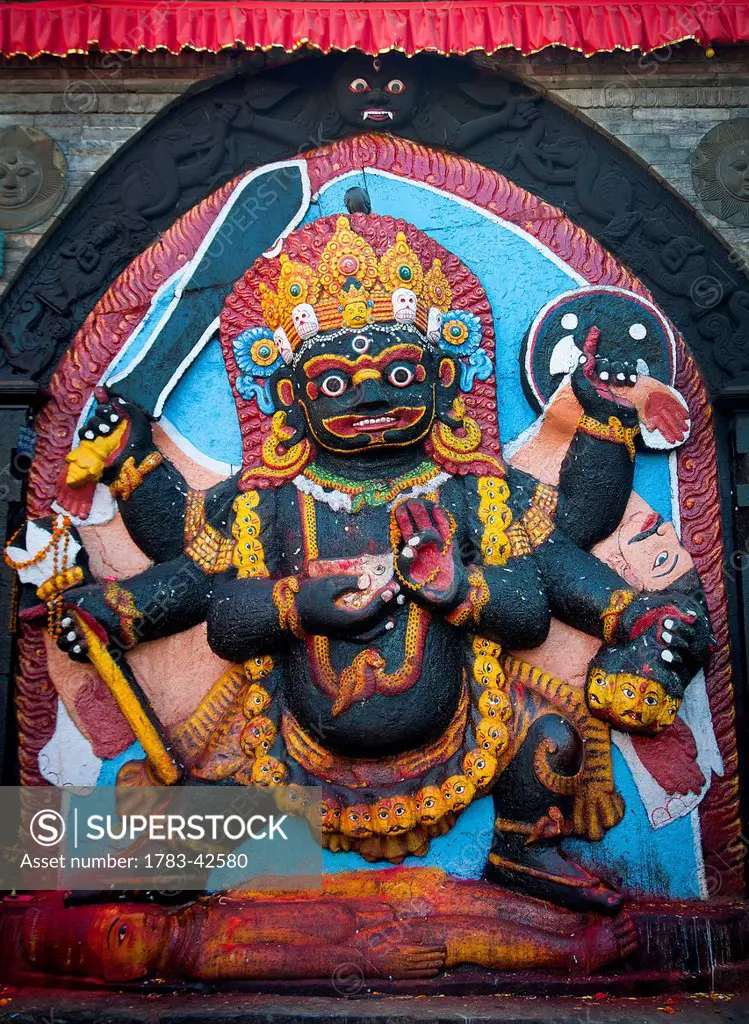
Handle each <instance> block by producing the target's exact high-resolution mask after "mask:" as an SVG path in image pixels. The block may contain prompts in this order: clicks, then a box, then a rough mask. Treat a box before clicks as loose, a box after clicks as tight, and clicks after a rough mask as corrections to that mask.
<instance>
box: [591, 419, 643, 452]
mask: <svg viewBox="0 0 749 1024" xmlns="http://www.w3.org/2000/svg"><path fill="white" fill-rule="evenodd" d="M577 429H578V430H581V431H582V432H583V434H588V435H590V437H597V438H599V439H600V440H602V441H613V442H614V444H623V445H624V447H625V448H626V449H627V454H628V455H629V457H630V459H631V460H632V461H633V462H634V458H635V438H636V437H637V435H638V434H639V433H640V428H639V426H638V427H625V426H623V425H622V421H621V420H620V419H618V418H617V417H616V416H609V421H608V423H600V422H599V421H598V420H596V419H593V417H592V416H587V415H584V416H581V417H580V419H579V420H578V421H577Z"/></svg>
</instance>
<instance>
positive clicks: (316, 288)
mask: <svg viewBox="0 0 749 1024" xmlns="http://www.w3.org/2000/svg"><path fill="white" fill-rule="evenodd" d="M278 260H279V265H280V274H279V276H278V283H277V286H276V287H275V288H273V287H271V286H269V285H268V284H266V283H265V282H261V283H260V286H259V288H260V304H261V307H262V312H263V319H264V321H265V324H264V325H262V326H253V327H248V328H246V329H245V330H243V331H242V332H241V333H239V334H238V335H237V336H236V337H235V338H234V340H233V342H232V347H233V352H234V358H235V360H236V364H237V368H238V369H239V371H240V376H239V377H238V378H237V383H236V386H237V390H238V392H239V393H240V395H241V396H242V397H243V398H245V399H248V400H252V399H254V400H255V401H256V402H257V404H258V407H259V408H260V410H261V411H262V412H263V413H266V414H270V413H272V412H273V409H274V403H273V398H272V395H271V389H270V386H269V382H270V377H271V376H272V375H273V373H275V371H276V370H277V369H279V368H280V366H281V365H282V364H283V363H286V364H294V365H296V363H297V362H298V361H299V359H300V358H301V357H302V355H303V354H304V352H305V351H307V350H308V349H309V348H311V347H312V346H313V345H314V344H315V340H316V338H318V336H320V335H324V336H325V337H326V338H331V337H335V336H337V335H339V334H344V333H348V332H350V331H352V330H363V329H374V330H379V331H390V332H393V331H396V330H397V331H407V332H408V331H412V332H413V333H414V335H415V337H416V340H418V341H419V342H420V343H422V344H423V343H425V342H426V344H428V345H432V346H434V347H435V348H437V349H439V350H441V351H443V352H444V353H445V354H447V355H450V356H451V357H452V358H454V359H455V360H456V361H458V362H459V364H460V366H461V375H460V386H461V390H463V391H470V390H471V389H472V387H473V385H474V382H475V380H476V379H479V380H486V379H487V378H488V377H489V376H490V375H491V372H492V364H491V360H490V358H489V356H488V354H487V353H486V352H485V351H484V350H483V349H482V348H481V341H482V327H481V320H480V319H479V317H478V316H476V315H475V314H474V313H470V312H468V311H462V310H456V309H452V308H451V302H452V291H451V288H450V284H449V282H448V280H447V277H446V276H445V273H444V271H443V267H442V262H441V260H440V259H437V258H435V259H433V260H432V262H431V265H430V266H429V267H428V268H425V267H424V266H423V265H422V261H421V260H420V259H419V256H418V255H417V254H416V253H415V252H414V250H413V249H412V248H411V246H410V245H409V244H408V241H407V239H406V236H405V234H404V233H403V232H402V231H399V232H397V234H396V237H395V241H394V242H393V244H392V245H390V246H389V247H388V248H387V249H386V250H385V252H383V253H382V254H381V255H379V256H378V255H377V253H376V252H375V250H374V248H373V247H372V246H371V245H370V243H369V242H368V241H367V240H366V239H365V238H363V237H362V236H361V235H360V234H358V233H357V232H356V231H355V230H354V229H353V228H352V227H351V224H350V222H349V219H348V218H347V217H344V216H341V217H339V218H338V219H337V221H336V227H335V232H334V233H333V235H332V236H331V237H330V238H329V239H328V241H327V243H326V244H325V247H324V248H323V250H322V253H321V254H320V257H319V259H318V260H317V262H316V264H313V263H312V262H310V263H306V262H302V261H301V260H300V259H298V258H297V259H291V258H290V257H289V255H288V254H287V253H284V252H282V253H281V255H280V256H279V258H278Z"/></svg>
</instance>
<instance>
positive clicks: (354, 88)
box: [349, 78, 370, 93]
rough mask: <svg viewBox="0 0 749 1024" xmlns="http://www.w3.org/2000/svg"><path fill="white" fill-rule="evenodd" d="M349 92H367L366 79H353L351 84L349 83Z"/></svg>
mask: <svg viewBox="0 0 749 1024" xmlns="http://www.w3.org/2000/svg"><path fill="white" fill-rule="evenodd" d="M349 91H350V92H357V93H363V92H369V91H370V85H369V82H368V81H367V80H366V78H355V79H354V80H353V82H349Z"/></svg>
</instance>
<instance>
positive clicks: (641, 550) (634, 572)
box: [619, 510, 692, 590]
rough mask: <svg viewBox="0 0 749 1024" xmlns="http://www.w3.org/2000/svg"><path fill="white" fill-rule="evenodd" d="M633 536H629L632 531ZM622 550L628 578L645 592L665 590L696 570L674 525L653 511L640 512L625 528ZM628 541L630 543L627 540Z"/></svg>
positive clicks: (620, 542)
mask: <svg viewBox="0 0 749 1024" xmlns="http://www.w3.org/2000/svg"><path fill="white" fill-rule="evenodd" d="M630 529H631V530H634V533H633V534H632V535H631V536H626V534H627V532H628V531H629V530H630ZM623 533H624V536H622V538H621V539H620V541H619V550H620V551H621V555H622V558H623V559H624V560H625V569H624V572H623V575H624V578H625V579H626V580H627V582H628V583H630V584H631V585H633V586H636V587H641V588H643V589H645V590H663V589H664V588H665V587H667V586H668V585H669V584H670V583H672V582H673V580H675V579H678V578H679V577H680V576H681V575H683V573H684V572H685V571H687V570H688V569H690V568H691V567H692V561H691V559H690V557H689V554H688V552H687V551H685V550H684V548H683V547H682V546H681V543H680V541H679V538H678V536H677V534H676V530H674V527H673V525H672V524H671V523H666V522H664V521H663V518H662V517H661V516H660V515H659V514H658V513H657V512H653V511H652V510H645V511H642V512H640V511H639V510H638V512H637V513H635V515H634V516H631V517H630V519H629V520H627V521H626V522H625V523H624V524H623ZM625 538H626V539H625Z"/></svg>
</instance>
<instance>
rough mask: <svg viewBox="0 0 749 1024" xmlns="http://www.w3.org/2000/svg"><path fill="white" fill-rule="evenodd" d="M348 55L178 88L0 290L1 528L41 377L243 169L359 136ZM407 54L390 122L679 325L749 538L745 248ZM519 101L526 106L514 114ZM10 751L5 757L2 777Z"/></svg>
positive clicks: (738, 615) (549, 121) (585, 137)
mask: <svg viewBox="0 0 749 1024" xmlns="http://www.w3.org/2000/svg"><path fill="white" fill-rule="evenodd" d="M348 59H350V58H342V57H327V58H321V57H310V58H305V59H301V60H296V61H294V62H292V63H289V64H286V65H283V66H279V67H276V68H275V69H273V70H270V71H268V70H265V71H263V72H262V73H258V72H257V71H256V70H255V68H254V64H253V63H252V62H248V63H247V66H246V67H245V68H239V69H238V70H237V71H236V72H235V73H234V74H232V75H231V76H228V77H222V78H219V79H216V80H213V81H211V82H208V83H201V84H200V85H199V86H196V87H193V88H192V89H190V90H188V91H187V92H186V93H185V94H184V95H183V96H181V97H180V98H179V99H177V100H175V101H174V102H173V103H171V104H170V105H169V106H168V107H166V108H165V109H164V110H163V111H162V113H161V114H159V115H158V116H157V117H156V118H154V119H153V120H152V121H151V122H150V123H149V124H148V125H147V126H146V127H145V128H143V129H142V130H141V131H140V132H139V133H138V134H137V135H136V136H134V137H133V139H131V140H130V141H129V142H128V143H127V144H126V145H125V146H123V147H122V148H121V149H120V150H119V151H118V152H117V153H116V154H115V155H114V156H113V157H112V158H111V159H110V160H109V161H108V162H107V164H106V165H105V166H104V167H103V168H102V169H100V170H99V172H98V173H97V174H96V175H95V176H94V177H93V179H92V180H91V181H90V182H89V184H88V185H87V186H86V188H84V189H83V190H82V191H81V193H80V194H79V196H78V197H77V198H76V200H75V201H74V202H73V203H71V204H70V206H69V207H68V209H67V210H66V212H65V215H64V216H63V217H62V219H61V221H60V222H59V224H57V225H56V226H55V227H53V228H52V229H51V230H50V231H49V232H48V234H47V235H46V236H45V238H44V239H43V241H42V242H41V243H40V244H39V245H38V246H37V247H36V249H35V250H34V251H33V253H32V254H31V255H30V256H29V258H28V259H27V261H26V262H25V264H24V266H23V268H22V270H21V272H20V273H19V275H18V276H17V278H16V279H15V281H14V282H13V284H12V285H11V287H10V289H9V290H8V292H7V294H6V296H5V298H4V301H3V302H2V304H0V401H1V403H2V409H1V410H0V464H2V466H3V467H10V469H5V470H4V480H3V482H2V487H0V528H2V529H5V528H12V526H13V525H14V520H15V519H16V518H17V517H18V516H19V515H20V509H21V504H20V500H21V496H22V495H21V492H22V485H23V469H24V464H23V460H22V459H19V458H18V457H17V455H16V453H17V449H18V434H19V428H20V427H22V426H24V425H25V424H26V423H27V422H28V421H29V416H30V415H31V414H33V412H34V411H35V410H36V409H37V408H38V407H39V405H40V404H41V402H43V396H44V386H45V383H46V382H47V381H48V380H49V378H50V376H51V375H52V373H53V371H54V368H55V366H56V364H57V363H58V361H59V359H60V358H61V356H62V354H63V352H64V351H65V349H66V347H67V345H68V344H69V342H70V341H71V340H72V338H73V337H74V336H75V334H76V332H77V330H78V328H79V327H80V326H81V324H82V323H83V321H84V319H85V318H86V316H87V315H88V313H89V312H90V310H91V309H92V307H93V306H94V304H95V303H96V301H97V300H98V298H99V297H100V296H101V294H102V293H103V292H104V291H105V290H106V288H107V287H108V285H109V283H110V282H111V281H112V280H113V279H114V277H116V275H117V274H119V273H120V272H121V271H122V270H123V269H124V268H125V267H126V266H127V265H128V264H129V263H130V261H131V260H132V259H133V258H135V257H136V256H137V255H138V254H139V253H140V252H141V251H142V250H143V249H144V248H145V247H146V246H148V245H149V244H151V243H152V242H153V241H154V240H155V239H156V238H157V237H158V236H159V233H160V232H162V231H164V230H165V229H166V228H168V227H169V226H170V225H171V224H172V223H173V222H174V220H176V218H177V217H179V216H180V215H181V214H183V213H184V212H185V211H186V210H188V209H190V208H191V207H192V206H194V205H195V204H196V203H197V202H199V201H200V200H201V199H203V198H204V197H205V196H207V195H209V194H210V193H211V192H213V191H214V190H215V189H216V188H218V187H219V186H220V185H222V184H223V183H224V182H226V181H228V180H229V179H231V178H233V177H234V176H235V175H237V174H239V173H241V172H243V171H247V170H251V169H252V168H254V167H256V166H259V165H261V164H265V163H268V162H270V161H274V160H282V159H287V158H289V157H292V156H294V155H296V154H297V153H298V152H300V151H303V150H307V149H313V148H316V147H317V146H319V145H321V144H322V143H325V142H330V141H334V140H335V139H337V138H341V137H343V136H345V135H349V134H353V133H354V132H355V131H356V129H355V128H354V127H351V126H349V125H347V124H346V123H345V122H344V121H343V120H341V119H340V118H338V117H337V116H336V115H335V112H334V105H333V103H332V89H331V81H332V79H333V77H334V76H335V74H336V73H337V71H338V69H339V67H340V66H341V63H342V61H344V60H348ZM408 68H409V72H410V73H412V74H413V75H414V77H415V78H416V79H417V80H418V82H419V93H420V97H421V99H420V104H419V109H418V111H417V116H416V117H415V118H414V119H413V120H412V121H410V122H409V123H408V124H406V125H404V126H403V127H402V128H395V129H393V130H394V131H395V132H396V133H399V134H402V135H403V136H404V137H406V138H410V139H413V140H414V141H418V142H422V143H425V144H427V145H435V146H440V145H445V143H446V141H447V143H448V148H455V149H460V151H461V153H462V154H463V155H465V156H466V157H468V158H469V159H471V160H473V161H475V162H476V163H479V164H483V165H485V166H487V167H489V168H492V169H493V170H496V171H498V172H499V173H501V174H503V175H505V176H506V177H508V178H510V179H512V180H513V181H514V182H516V183H517V184H518V185H520V186H521V187H523V188H525V189H527V190H528V191H530V192H533V193H535V194H536V195H538V196H539V197H540V198H542V199H544V200H545V201H547V202H548V203H550V204H552V205H554V206H557V207H561V208H562V209H563V210H564V211H565V212H566V213H567V215H568V216H569V217H570V218H571V219H572V220H573V221H575V222H577V223H578V224H580V225H581V226H582V227H583V228H585V229H586V230H587V231H588V232H589V233H590V234H591V235H593V236H594V237H595V238H597V239H598V240H599V241H600V242H601V244H602V245H603V246H604V247H605V248H606V249H608V250H609V251H610V252H612V253H613V254H614V255H615V256H616V257H617V259H619V260H620V261H621V262H622V263H624V264H625V265H627V266H628V267H629V268H630V269H631V270H632V271H633V272H634V273H635V274H636V275H637V276H638V277H639V278H640V279H641V280H642V281H643V282H644V283H645V284H646V286H647V287H648V288H649V289H650V290H651V292H652V294H653V296H654V298H655V300H656V302H658V303H659V304H660V305H661V306H662V308H663V309H664V311H665V312H666V314H667V315H668V316H669V318H670V319H671V320H672V321H673V322H674V324H675V325H676V327H677V328H678V330H679V331H680V332H681V334H682V336H683V337H684V338H685V339H686V340H687V342H688V344H689V346H690V348H691V351H692V353H693V354H694V356H695V358H696V360H697V363H698V366H699V369H700V372H701V374H702V376H703V379H704V380H705V381H706V383H707V385H708V387H709V389H710V393H711V396H712V398H713V402H714V411H715V419H716V434H717V439H718V453H719V454H718V457H719V472H720V479H721V490H722V495H721V497H722V509H723V513H722V517H723V528H724V536H725V544H726V551H727V552H734V551H741V550H744V551H746V550H749V549H748V548H747V540H748V535H749V522H745V521H744V518H743V517H742V513H741V510H739V513H738V516H737V518H736V520H734V519H733V517H732V513H731V510H732V508H733V507H734V504H735V503H736V502H737V500H738V503H739V504H741V502H742V500H743V494H744V484H745V481H746V488H745V489H746V492H747V501H746V503H747V505H749V467H745V466H744V465H743V460H742V457H741V456H742V455H744V454H746V453H749V278H747V276H746V274H745V273H744V272H743V270H742V269H741V267H740V265H739V263H738V261H737V260H736V259H735V257H733V256H732V254H731V252H730V250H729V249H728V248H727V247H726V246H725V244H724V243H723V242H722V241H721V240H720V239H719V238H718V236H717V235H716V234H715V233H714V232H713V231H712V230H711V229H710V228H709V227H708V226H707V225H706V223H705V222H704V221H702V220H701V218H699V217H698V215H697V214H696V213H695V211H694V210H692V209H690V208H689V207H688V206H687V205H686V204H685V203H684V202H683V201H682V200H681V199H680V198H679V197H678V196H677V195H676V194H675V193H673V192H672V191H671V190H670V189H669V188H668V187H667V186H665V185H664V184H663V183H661V182H660V181H659V180H658V179H657V178H656V176H655V175H654V174H653V173H652V172H651V171H650V170H649V169H648V167H647V166H646V165H645V164H644V163H643V162H642V161H640V160H639V159H638V158H637V157H635V156H633V155H632V154H630V153H628V152H627V151H626V150H625V149H624V148H623V147H621V145H620V144H619V143H617V142H616V141H615V140H613V139H611V138H610V137H608V136H606V135H605V134H604V133H603V132H601V131H600V130H598V129H596V128H595V127H594V126H592V125H591V124H590V123H589V122H587V121H585V120H583V119H581V118H580V117H579V116H577V115H576V114H575V113H573V112H572V111H570V110H568V109H565V108H564V107H563V106H561V105H560V104H558V103H556V102H553V101H552V100H550V99H548V98H547V97H545V96H542V95H540V94H538V93H534V92H533V91H531V90H529V89H528V88H527V87H525V86H523V85H521V84H519V83H518V82H516V81H513V80H510V79H508V78H506V77H503V76H501V75H499V74H496V73H493V72H488V71H485V70H480V69H478V68H477V67H476V66H475V65H473V64H472V63H471V62H470V61H468V60H465V59H463V58H444V57H436V56H431V55H430V56H426V55H423V56H420V57H416V58H413V60H411V61H409V62H408ZM529 107H532V108H533V112H534V116H533V117H532V118H523V117H514V116H511V115H512V113H513V111H516V110H518V109H521V108H524V109H526V110H527V109H528V108H529ZM502 110H504V111H507V112H508V117H507V118H505V123H504V124H503V125H501V126H500V127H496V122H497V121H501V120H502V119H501V118H496V117H495V118H494V127H493V129H492V131H491V132H489V133H488V134H487V133H486V132H483V133H482V132H481V131H480V130H477V131H472V132H467V133H466V132H461V131H459V130H457V129H458V128H459V126H460V125H465V124H473V125H477V124H478V123H479V122H481V121H482V119H484V121H483V122H482V123H484V124H486V123H487V122H486V120H485V119H486V118H487V117H490V116H491V115H493V114H496V113H497V112H498V111H502ZM367 130H371V126H370V125H368V126H367ZM451 144H452V146H451ZM748 557H749V556H748ZM733 561H734V562H736V563H737V565H738V564H739V563H738V561H737V559H736V558H734V560H733ZM739 568H741V566H740V565H739ZM729 569H731V571H730V572H729V573H728V585H729V599H730V617H731V629H732V636H733V650H734V652H740V651H741V652H744V651H745V650H746V647H745V642H744V636H745V635H746V634H747V632H749V630H747V626H748V625H749V614H747V612H746V610H745V609H746V608H747V604H748V603H749V599H747V600H745V599H744V594H743V592H742V585H741V583H742V580H741V576H742V572H741V571H736V566H735V565H734V566H733V567H731V566H729ZM3 582H4V586H3V588H2V591H1V592H0V618H1V619H2V621H3V622H8V621H9V619H10V608H11V601H10V591H11V582H10V579H9V575H8V574H7V571H6V575H5V578H4V581H3ZM747 590H748V591H749V588H747ZM3 638H4V639H3V640H2V641H0V676H2V677H3V681H4V684H5V693H6V694H7V693H9V691H10V680H11V678H12V670H13V650H12V644H11V641H10V639H9V638H8V636H7V632H6V630H3ZM746 664H747V659H746V657H745V656H742V657H738V656H736V655H735V656H734V670H735V676H734V678H735V682H736V693H737V704H738V707H737V712H738V727H739V737H741V735H742V733H743V721H744V717H743V713H742V711H743V708H742V705H743V694H744V692H745V682H746ZM7 705H8V702H7V699H5V700H3V701H2V702H1V704H0V706H1V707H2V708H3V709H5V708H7ZM11 723H12V716H8V728H12V724H11ZM1 725H2V723H0V726H1ZM742 746H744V744H743V743H742V742H741V739H739V749H741V748H742ZM13 749H14V747H13V745H12V744H10V745H9V746H8V751H9V752H10V754H9V756H8V757H6V758H5V759H4V780H5V781H7V782H10V781H12V780H13V777H14V763H13V758H12V751H13Z"/></svg>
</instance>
